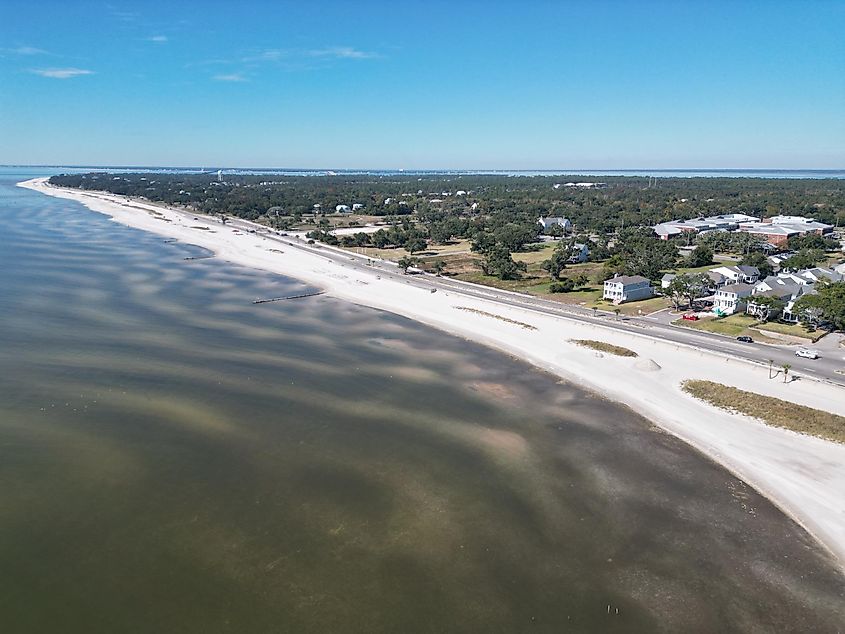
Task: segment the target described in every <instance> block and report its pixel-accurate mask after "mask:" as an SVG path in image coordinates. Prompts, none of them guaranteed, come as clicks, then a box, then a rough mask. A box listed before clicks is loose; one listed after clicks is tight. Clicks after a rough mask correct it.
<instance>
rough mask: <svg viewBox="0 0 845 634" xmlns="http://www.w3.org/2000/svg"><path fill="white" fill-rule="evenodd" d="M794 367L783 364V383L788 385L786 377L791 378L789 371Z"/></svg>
mask: <svg viewBox="0 0 845 634" xmlns="http://www.w3.org/2000/svg"><path fill="white" fill-rule="evenodd" d="M790 368H792V366H791V365H790V364H788V363H784V364H783V382H784V383H786V377H788V376H789V370H790Z"/></svg>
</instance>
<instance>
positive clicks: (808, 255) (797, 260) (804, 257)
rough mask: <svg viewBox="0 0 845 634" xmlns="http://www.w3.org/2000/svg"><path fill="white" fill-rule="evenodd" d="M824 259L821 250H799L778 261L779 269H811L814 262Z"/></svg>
mask: <svg viewBox="0 0 845 634" xmlns="http://www.w3.org/2000/svg"><path fill="white" fill-rule="evenodd" d="M824 259H825V255H824V252H823V251H818V250H815V249H809V250H806V249H805V250H803V251H799V252H798V253H796V254H795V255H792V256H790V257H788V258H786V259H785V260H784V261H783V262H781V263H780V268H781V270H784V271H800V270H801V269H811V268H813V267H814V266H815V265H816V264H818V263H819V262H821V261H822V260H824Z"/></svg>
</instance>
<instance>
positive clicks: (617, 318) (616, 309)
mask: <svg viewBox="0 0 845 634" xmlns="http://www.w3.org/2000/svg"><path fill="white" fill-rule="evenodd" d="M613 312H614V313H616V320H617V321H618V320H619V313H621V312H622V311H621V310H619V309H618V308H614V309H613Z"/></svg>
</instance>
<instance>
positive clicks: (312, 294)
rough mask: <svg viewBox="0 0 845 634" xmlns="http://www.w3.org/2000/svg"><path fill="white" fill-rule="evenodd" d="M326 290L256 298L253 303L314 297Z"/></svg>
mask: <svg viewBox="0 0 845 634" xmlns="http://www.w3.org/2000/svg"><path fill="white" fill-rule="evenodd" d="M325 292H326V291H314V292H313V293H300V294H299V295H288V296H287V297H270V298H268V299H256V300H255V301H254V302H252V303H253V304H269V303H270V302H283V301H285V300H286V299H305V298H306V297H316V296H317V295H322V294H324V293H325Z"/></svg>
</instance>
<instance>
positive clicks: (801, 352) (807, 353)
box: [795, 348, 819, 359]
mask: <svg viewBox="0 0 845 634" xmlns="http://www.w3.org/2000/svg"><path fill="white" fill-rule="evenodd" d="M795 356H796V357H803V358H805V359H818V358H819V351H818V350H811V349H810V348H798V350H796V351H795Z"/></svg>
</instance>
